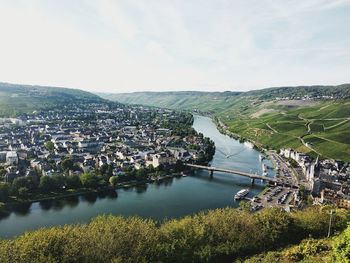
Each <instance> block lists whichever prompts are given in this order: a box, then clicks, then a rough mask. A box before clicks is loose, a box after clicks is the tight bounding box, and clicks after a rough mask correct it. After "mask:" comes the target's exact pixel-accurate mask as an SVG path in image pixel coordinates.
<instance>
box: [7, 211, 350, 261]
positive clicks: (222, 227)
mask: <svg viewBox="0 0 350 263" xmlns="http://www.w3.org/2000/svg"><path fill="white" fill-rule="evenodd" d="M323 213H325V214H327V211H326V210H314V209H307V210H305V211H297V212H293V213H287V212H284V211H282V210H279V209H276V208H275V209H266V210H263V211H260V212H257V213H254V214H251V213H249V212H246V211H241V210H239V209H232V208H225V209H217V210H213V211H208V212H206V213H203V212H202V213H199V214H196V215H193V216H186V217H184V218H182V219H173V220H169V221H165V222H163V223H160V224H157V223H156V222H154V221H152V220H147V219H141V218H138V217H129V218H123V217H120V216H99V217H97V218H95V219H93V220H92V221H91V223H89V224H86V225H75V226H64V227H53V228H47V229H40V230H37V231H33V232H30V233H26V234H24V235H22V236H20V237H17V238H15V239H12V240H3V241H0V242H1V244H0V262H4V263H6V262H232V261H233V260H235V259H238V258H244V257H246V256H249V255H253V254H255V253H259V252H263V251H266V250H268V249H275V248H279V247H281V246H284V245H287V244H290V243H291V242H299V241H300V240H302V239H304V238H306V237H308V235H309V231H310V229H309V228H307V229H300V228H301V227H303V226H306V224H300V221H302V220H303V219H305V218H314V220H315V224H319V225H321V224H320V223H319V222H318V221H319V219H318V217H317V216H315V215H313V214H320V215H321V219H320V221H321V222H323V219H322V214H323ZM337 213H339V214H340V215H342V213H343V212H342V210H339V211H337ZM335 220H336V221H337V220H339V221H342V222H338V223H339V224H336V226H337V227H339V228H338V229H337V230H341V229H342V228H341V226H344V222H345V221H346V217H339V218H335ZM296 229H299V230H302V231H300V232H295V230H296ZM326 229H327V224H326V225H323V228H322V229H319V231H320V232H319V236H321V235H323V234H324V232H325V231H326ZM312 231H316V230H312ZM291 233H294V237H293V238H288V237H289V235H290V234H291ZM348 243H349V234H348V230H347V232H346V233H345V238H344V237H342V239H340V241H339V242H338V243H337V245H336V246H335V247H334V249H335V251H339V252H336V253H338V254H339V255H343V256H344V257H346V256H347V255H348V254H347V253H348ZM329 249H330V246H329V244H328V243H327V242H324V241H322V240H321V241H319V242H318V241H317V242H315V241H313V240H311V241H310V240H309V241H304V242H303V243H301V247H299V248H295V247H292V248H291V249H289V250H288V253H286V254H285V255H284V254H283V255H280V254H279V253H278V252H270V253H268V256H267V255H266V254H262V255H260V256H258V258H259V259H264V261H262V262H280V261H282V262H283V260H284V262H293V261H295V260H297V259H307V258H309V257H311V256H313V255H315V254H317V253H319V254H322V253H323V251H328V250H329ZM258 258H253V259H251V260H250V262H258V260H257V259H258ZM266 258H269V259H271V261H266ZM253 260H256V261H253ZM259 262H260V261H259ZM316 262H317V261H316Z"/></svg>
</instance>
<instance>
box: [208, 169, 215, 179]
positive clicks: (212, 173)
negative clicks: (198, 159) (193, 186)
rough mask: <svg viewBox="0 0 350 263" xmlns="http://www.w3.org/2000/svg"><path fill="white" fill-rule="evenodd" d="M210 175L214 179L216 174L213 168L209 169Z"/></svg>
mask: <svg viewBox="0 0 350 263" xmlns="http://www.w3.org/2000/svg"><path fill="white" fill-rule="evenodd" d="M209 175H210V179H212V178H213V177H214V176H213V175H214V171H213V170H209Z"/></svg>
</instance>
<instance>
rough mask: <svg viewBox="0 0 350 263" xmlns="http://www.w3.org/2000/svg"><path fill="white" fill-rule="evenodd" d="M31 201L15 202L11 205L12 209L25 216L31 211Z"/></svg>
mask: <svg viewBox="0 0 350 263" xmlns="http://www.w3.org/2000/svg"><path fill="white" fill-rule="evenodd" d="M31 206H32V204H31V203H22V204H14V205H12V206H11V209H12V211H13V212H14V213H15V214H16V215H18V216H25V215H27V214H28V213H29V210H30V207H31Z"/></svg>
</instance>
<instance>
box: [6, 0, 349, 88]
mask: <svg viewBox="0 0 350 263" xmlns="http://www.w3.org/2000/svg"><path fill="white" fill-rule="evenodd" d="M0 7H1V8H0V32H1V34H2V37H1V41H0V57H1V60H0V72H1V81H9V82H16V83H29V84H46V85H60V86H69V87H77V88H83V89H88V90H96V91H97V90H99V91H112V92H124V91H136V90H186V89H187V90H188V89H198V90H201V89H205V90H227V89H232V90H233V89H234V90H244V89H253V88H254V89H255V88H264V87H268V86H276V85H278V86H280V85H294V84H298V85H299V84H315V83H316V84H318V83H323V84H328V83H329V84H336V83H341V82H349V79H347V78H348V77H347V76H350V74H349V72H348V69H349V68H350V67H349V66H350V51H349V48H348V47H349V46H350V28H349V27H348V26H347V25H348V24H349V23H350V18H349V16H348V15H347V14H348V12H349V10H350V1H345V0H334V1H327V0H305V1H291V0H286V1H273V0H260V1H256V0H255V1H254V0H244V1H243V0H242V1H229V0H219V1H215V2H213V1H209V0H205V1H203V0H201V1H200V0H194V1H184V0H178V1H168V0H165V1H157V0H148V1H140V0H119V1H112V0H103V1H93V0H79V1H74V3H72V2H71V1H68V0H62V1H58V2H56V1H43V0H36V1H31V3H30V4H29V3H27V2H25V1H2V2H1V3H0Z"/></svg>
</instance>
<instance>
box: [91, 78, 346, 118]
mask: <svg viewBox="0 0 350 263" xmlns="http://www.w3.org/2000/svg"><path fill="white" fill-rule="evenodd" d="M98 95H99V96H101V97H103V98H105V99H109V100H114V101H119V102H121V103H128V104H142V105H148V106H156V107H166V108H172V109H190V110H193V109H198V110H201V111H209V112H212V113H218V112H223V111H225V110H230V109H232V108H234V109H237V111H238V112H242V111H244V109H245V106H249V104H252V106H255V105H256V104H259V102H261V101H266V100H274V99H275V98H289V99H296V98H302V97H304V96H311V97H320V98H321V97H325V96H328V97H330V96H333V97H334V98H336V99H350V84H343V85H339V86H300V87H277V88H267V89H261V90H253V91H248V92H232V91H225V92H199V91H179V92H133V93H98Z"/></svg>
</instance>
